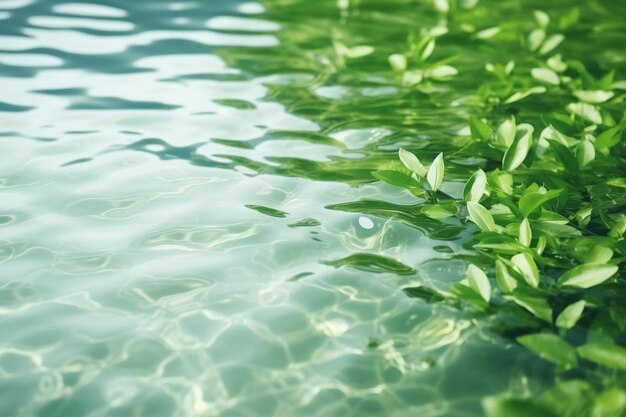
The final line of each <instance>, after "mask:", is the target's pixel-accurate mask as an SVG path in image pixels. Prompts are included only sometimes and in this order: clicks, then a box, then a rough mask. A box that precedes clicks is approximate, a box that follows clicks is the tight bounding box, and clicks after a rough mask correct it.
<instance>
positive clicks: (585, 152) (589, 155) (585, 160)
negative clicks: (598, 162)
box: [576, 139, 596, 168]
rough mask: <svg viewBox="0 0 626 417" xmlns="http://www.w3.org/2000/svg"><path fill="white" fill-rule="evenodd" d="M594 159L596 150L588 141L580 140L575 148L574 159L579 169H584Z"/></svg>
mask: <svg viewBox="0 0 626 417" xmlns="http://www.w3.org/2000/svg"><path fill="white" fill-rule="evenodd" d="M595 157H596V149H595V148H594V147H593V143H592V142H591V141H590V140H588V139H583V140H581V141H580V143H579V144H578V146H577V147H576V159H577V160H578V165H579V166H580V167H581V168H584V167H585V166H587V164H589V162H591V161H593V160H594V159H595Z"/></svg>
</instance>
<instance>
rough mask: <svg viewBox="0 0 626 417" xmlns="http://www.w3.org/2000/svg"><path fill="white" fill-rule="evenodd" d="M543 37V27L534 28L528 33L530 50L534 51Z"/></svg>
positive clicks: (544, 32) (544, 37) (544, 35)
mask: <svg viewBox="0 0 626 417" xmlns="http://www.w3.org/2000/svg"><path fill="white" fill-rule="evenodd" d="M545 39H546V31H545V30H543V29H535V30H533V31H532V32H530V35H528V47H529V48H530V50H531V51H536V50H537V49H539V47H540V46H541V44H542V43H543V41H544V40H545Z"/></svg>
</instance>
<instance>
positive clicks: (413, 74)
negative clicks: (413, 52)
mask: <svg viewBox="0 0 626 417" xmlns="http://www.w3.org/2000/svg"><path fill="white" fill-rule="evenodd" d="M423 80H424V72H423V71H422V70H412V71H405V72H404V74H402V84H404V85H407V86H413V85H417V84H419V83H421V82H422V81H423Z"/></svg>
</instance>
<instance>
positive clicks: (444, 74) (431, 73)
mask: <svg viewBox="0 0 626 417" xmlns="http://www.w3.org/2000/svg"><path fill="white" fill-rule="evenodd" d="M458 73H459V71H458V70H457V69H456V68H454V67H451V66H450V65H439V66H438V67H435V68H431V69H430V70H428V71H427V72H426V74H427V76H428V77H429V78H432V79H433V80H446V79H448V78H450V77H453V76H455V75H457V74H458Z"/></svg>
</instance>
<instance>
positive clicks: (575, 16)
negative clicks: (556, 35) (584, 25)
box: [559, 7, 580, 30]
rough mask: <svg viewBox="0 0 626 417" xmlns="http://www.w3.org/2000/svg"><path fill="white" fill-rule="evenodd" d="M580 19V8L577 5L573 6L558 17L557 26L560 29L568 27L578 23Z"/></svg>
mask: <svg viewBox="0 0 626 417" xmlns="http://www.w3.org/2000/svg"><path fill="white" fill-rule="evenodd" d="M579 19H580V9H579V8H578V7H574V8H572V9H570V11H569V12H567V13H566V14H564V15H563V16H561V18H560V19H559V28H560V29H561V30H564V29H568V28H570V27H572V26H574V25H575V24H576V23H578V20H579Z"/></svg>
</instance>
